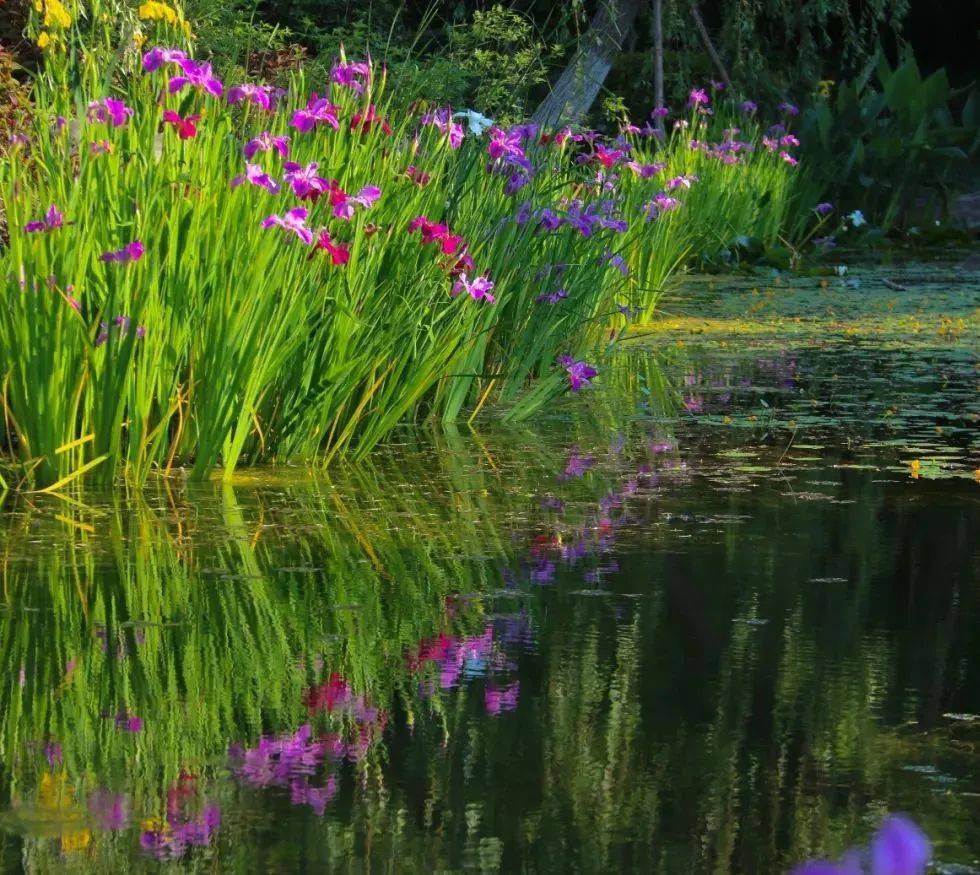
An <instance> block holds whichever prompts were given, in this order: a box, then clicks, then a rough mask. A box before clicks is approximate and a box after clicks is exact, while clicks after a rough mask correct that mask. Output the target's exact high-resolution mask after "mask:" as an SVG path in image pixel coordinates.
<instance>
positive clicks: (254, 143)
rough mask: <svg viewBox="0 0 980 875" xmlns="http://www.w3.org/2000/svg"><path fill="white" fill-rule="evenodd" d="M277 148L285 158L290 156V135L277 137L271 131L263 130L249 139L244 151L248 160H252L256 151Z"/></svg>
mask: <svg viewBox="0 0 980 875" xmlns="http://www.w3.org/2000/svg"><path fill="white" fill-rule="evenodd" d="M272 149H275V150H276V151H277V152H278V153H279V154H280V155H282V157H283V158H288V157H289V137H276V136H273V135H272V133H271V132H270V131H262V133H261V134H259V135H258V136H257V137H254V138H253V139H251V140H249V141H248V142H247V143H246V144H245V146H244V148H243V149H242V153H243V154H244V155H245V160H246V161H251V160H252V158H254V157H255V153H256V152H268V151H270V150H272Z"/></svg>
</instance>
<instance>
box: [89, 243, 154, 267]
mask: <svg viewBox="0 0 980 875" xmlns="http://www.w3.org/2000/svg"><path fill="white" fill-rule="evenodd" d="M145 251H146V249H145V247H144V246H143V242H142V241H141V240H133V242H132V243H127V244H126V245H125V246H123V248H122V249H115V250H111V251H109V252H103V253H102V254H101V255H100V256H99V261H104V262H106V263H108V262H117V263H118V264H127V263H129V262H130V261H139V260H140V259H141V258H142V257H143V253H144V252H145Z"/></svg>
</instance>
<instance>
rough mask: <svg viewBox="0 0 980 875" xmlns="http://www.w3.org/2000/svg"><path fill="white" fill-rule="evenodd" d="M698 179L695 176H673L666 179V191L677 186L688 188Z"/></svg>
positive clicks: (674, 189)
mask: <svg viewBox="0 0 980 875" xmlns="http://www.w3.org/2000/svg"><path fill="white" fill-rule="evenodd" d="M697 181H698V178H697V177H696V176H693V175H692V176H675V177H674V178H673V179H668V180H667V185H666V188H667V191H676V190H677V189H679V188H690V187H691V186H692V185H693V184H694V183H695V182H697Z"/></svg>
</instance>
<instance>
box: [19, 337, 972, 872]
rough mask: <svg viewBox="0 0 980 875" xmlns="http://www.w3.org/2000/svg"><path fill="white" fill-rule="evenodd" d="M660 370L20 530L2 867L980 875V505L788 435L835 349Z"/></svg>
mask: <svg viewBox="0 0 980 875" xmlns="http://www.w3.org/2000/svg"><path fill="white" fill-rule="evenodd" d="M638 355H640V354H638ZM641 359H642V361H639V362H637V364H636V367H631V368H630V369H629V371H628V374H626V375H624V376H622V377H620V378H617V379H621V381H622V382H621V384H619V385H616V384H613V385H611V386H610V387H609V389H608V391H607V392H606V393H605V394H604V395H603V396H601V397H600V396H598V395H597V396H596V397H595V398H594V400H593V409H592V411H591V414H590V416H589V417H581V416H579V417H576V418H575V419H568V418H557V419H556V420H555V422H554V423H551V424H547V425H546V426H545V427H543V428H542V429H540V430H538V431H528V432H524V433H518V434H516V435H515V433H513V432H512V433H509V434H508V435H507V436H484V437H480V436H464V435H462V434H461V435H455V436H454V435H452V434H451V433H450V434H448V435H443V436H441V437H438V438H435V439H434V441H435V442H434V444H433V443H427V442H425V441H422V440H417V439H415V438H413V437H411V436H407V437H406V443H407V445H406V446H404V447H400V448H396V449H393V450H392V451H391V457H390V459H389V460H387V461H386V460H385V459H383V458H381V459H379V460H378V462H377V464H373V465H365V466H363V467H361V468H358V469H357V470H356V471H353V472H347V473H345V474H343V475H337V477H335V479H333V480H328V479H320V480H316V481H314V482H306V481H300V480H298V479H291V478H290V477H289V476H287V474H285V473H284V474H282V475H280V479H279V480H278V481H272V482H264V483H263V482H259V483H255V484H251V483H248V482H242V483H241V484H239V485H238V486H237V487H236V488H235V489H225V490H221V489H217V488H215V489H212V488H210V487H183V486H177V485H174V484H170V485H161V487H160V488H159V491H158V492H156V493H152V492H151V493H149V494H147V495H144V496H134V497H130V498H128V499H124V498H122V497H108V498H100V497H98V496H91V495H78V496H77V497H75V498H74V499H73V500H71V501H59V500H56V499H43V500H40V501H38V500H34V501H32V502H28V501H26V500H22V501H21V502H20V503H15V504H13V505H10V506H8V507H7V508H6V510H5V512H4V515H3V517H2V523H3V531H2V534H0V548H2V565H0V575H2V581H0V582H2V593H3V602H2V606H0V607H2V609H0V647H2V657H0V658H2V660H3V665H4V667H5V669H6V671H5V672H4V677H5V678H6V680H5V681H4V682H3V684H2V686H0V743H2V768H0V793H2V802H3V807H4V809H5V812H4V814H3V826H4V828H5V832H4V838H3V847H2V854H3V860H4V864H5V865H6V866H7V867H10V868H25V869H28V870H32V871H34V870H36V871H41V870H48V869H54V868H59V867H63V866H64V865H65V864H66V863H72V864H74V865H76V866H77V867H79V868H82V869H93V870H98V871H123V870H126V869H128V868H133V867H141V866H151V865H155V864H156V861H158V860H164V861H181V862H182V863H184V864H186V865H201V866H205V865H207V866H217V867H220V868H222V869H228V870H233V871H239V870H240V871H253V870H255V869H256V868H259V869H268V870H275V871H294V870H302V869H313V870H321V869H328V868H336V867H338V866H341V865H344V866H346V865H348V864H350V862H351V861H352V860H353V861H357V863H358V864H359V866H360V867H362V868H379V869H388V870H392V871H415V870H425V871H431V870H440V871H450V870H457V869H465V868H474V869H480V870H488V871H494V870H498V869H499V870H505V871H507V870H512V869H516V868H524V869H528V870H535V871H569V870H581V871H615V870H618V869H624V870H630V869H636V870H642V871H655V872H700V871H705V872H707V871H711V872H729V871H730V872H749V871H751V872H778V871H782V870H783V869H784V868H785V867H786V866H788V865H789V864H790V863H792V862H794V861H798V860H801V859H804V858H806V857H809V856H814V855H818V854H826V855H829V856H833V855H835V854H837V853H838V852H840V851H841V850H843V849H844V848H845V847H847V846H849V845H852V844H855V843H857V842H859V841H862V840H864V839H865V838H866V836H867V834H868V832H869V831H870V830H871V828H872V827H873V826H874V823H875V822H876V820H877V819H878V818H879V816H880V815H881V814H882V813H884V812H885V811H887V810H894V809H904V810H908V811H910V812H912V813H914V814H915V815H916V816H917V817H918V818H919V819H920V820H921V821H922V822H923V824H924V826H925V828H926V829H927V831H928V832H929V833H930V834H931V835H932V836H933V837H934V839H935V840H936V841H937V847H938V850H939V853H940V855H941V859H943V860H946V861H948V862H956V863H960V864H970V860H971V857H970V848H971V847H976V846H977V844H978V842H980V821H978V815H977V813H976V812H977V808H976V806H975V804H973V803H974V802H975V799H976V794H977V793H978V792H980V785H978V784H977V781H976V778H975V777H973V776H974V775H975V774H976V768H975V766H976V760H975V755H974V753H973V749H974V745H975V744H976V743H977V742H980V737H978V732H980V719H976V718H974V717H973V716H972V715H973V714H974V713H976V712H977V711H980V678H977V676H976V674H977V666H978V665H980V661H978V659H977V656H978V655H980V654H978V653H977V650H978V636H977V634H976V633H975V631H974V629H975V628H976V622H975V621H976V608H977V593H976V583H977V581H976V568H977V561H976V560H977V558H978V557H977V547H976V544H975V541H974V540H973V539H972V537H971V532H975V531H976V525H977V523H978V519H977V517H978V509H977V502H976V492H975V485H974V484H972V483H970V482H968V481H967V480H965V479H953V480H935V481H926V480H920V481H913V480H911V479H910V478H909V477H908V476H907V472H906V469H905V466H904V464H903V460H902V458H901V450H900V449H894V448H893V449H891V450H889V449H888V448H887V447H884V446H875V447H870V448H866V449H861V450H860V452H862V453H866V455H867V458H869V459H873V464H870V463H869V465H867V466H863V465H855V464H853V460H854V453H855V451H856V450H855V446H856V445H855V444H854V442H853V441H852V442H851V445H850V446H849V447H848V446H841V445H840V444H839V443H837V444H832V443H831V441H830V440H827V439H826V438H827V435H828V434H830V430H831V426H829V425H828V426H823V425H821V426H820V428H822V429H824V431H823V432H821V444H820V446H819V447H818V448H817V449H806V448H804V449H803V450H801V451H794V450H792V449H791V450H787V449H786V442H785V441H784V440H775V439H773V436H774V435H781V434H782V435H785V434H787V433H789V431H790V429H788V428H784V427H781V426H780V424H779V423H780V417H782V420H784V421H788V420H789V419H790V418H791V417H796V418H797V419H798V418H799V416H800V414H799V407H800V405H804V404H808V403H809V401H810V400H812V398H817V399H818V400H819V399H820V397H821V392H822V389H821V388H820V385H821V384H820V383H819V380H818V377H819V376H820V373H821V367H822V366H823V362H822V360H821V359H820V357H819V355H817V356H810V357H809V358H806V357H804V358H802V359H798V357H783V356H780V355H778V354H777V355H773V354H772V353H771V352H767V353H766V354H765V356H759V357H756V358H753V359H751V360H748V361H740V360H735V361H733V360H728V361H726V362H724V363H723V364H721V365H720V366H719V368H720V369H714V370H713V369H712V365H711V363H710V362H695V363H693V364H691V363H686V364H685V368H682V369H680V370H678V371H677V372H676V373H678V374H680V375H681V376H680V377H678V378H677V379H676V380H675V385H674V389H673V391H674V393H675V398H676V399H678V400H679V402H680V404H681V405H682V406H680V407H677V408H675V407H673V406H672V405H671V404H670V403H669V402H668V401H666V400H665V396H664V394H663V387H664V383H663V376H662V374H661V373H660V372H659V371H658V369H657V368H656V367H655V366H654V365H652V364H651V360H650V358H649V356H646V357H643V356H642V355H641ZM954 370H955V368H954ZM685 374H687V375H689V376H690V379H685V378H684V375H685ZM947 383H948V384H949V385H950V386H951V387H952V388H951V391H958V386H959V383H958V382H957V381H956V380H955V379H954V380H953V381H947ZM726 394H727V395H728V396H729V397H725V396H726ZM687 397H690V398H696V399H699V404H700V407H699V408H698V409H697V410H694V409H692V406H691V405H689V404H686V403H685V402H684V399H685V398H687ZM760 400H764V401H765V402H766V405H767V409H768V410H770V411H774V412H773V413H772V414H771V416H770V419H769V420H768V421H767V423H766V424H765V426H764V427H763V426H748V425H746V427H747V428H758V429H759V432H758V435H759V439H758V440H754V441H747V440H746V439H745V436H744V434H743V435H742V437H741V438H740V439H739V440H738V441H736V440H734V439H732V438H731V437H730V436H729V435H728V434H727V433H722V432H717V433H715V434H716V436H714V437H711V436H709V437H705V436H704V435H705V433H706V432H708V433H709V435H710V434H711V432H710V428H708V427H707V425H705V424H696V422H695V421H694V420H695V419H696V418H698V417H700V418H705V419H707V420H708V423H709V424H710V422H711V418H712V417H721V416H722V415H729V414H731V415H732V417H733V419H734V418H736V417H742V418H744V419H745V420H746V423H747V422H748V419H747V418H748V416H751V415H755V414H753V413H750V412H749V411H752V410H755V409H756V405H757V404H758V402H759V401H760ZM834 403H837V404H840V403H841V399H840V396H839V395H837V396H835V400H834ZM810 406H812V405H810ZM723 409H724V411H727V412H724V413H723ZM675 410H677V411H679V415H678V416H675V415H674V414H675ZM781 429H782V430H781ZM951 435H952V436H946V437H944V438H943V440H944V441H945V442H946V446H947V448H948V449H949V448H951V449H949V452H950V454H951V455H955V454H956V453H963V452H964V451H969V446H968V445H965V444H964V443H963V442H962V441H961V440H959V438H958V437H957V436H956V435H957V432H956V430H955V428H954V429H953V430H952V432H951ZM864 440H865V441H867V442H869V443H872V442H875V441H880V434H878V433H877V432H876V430H875V429H869V430H868V431H867V432H866V433H865V434H864ZM933 440H935V438H933ZM799 443H801V444H804V443H805V442H804V441H803V440H800V441H799ZM733 446H735V447H737V448H736V449H735V450H734V453H733V452H732V447H733ZM810 446H816V444H811V445H810ZM338 478H339V479H338ZM950 714H952V715H953V716H944V715H950ZM971 865H972V864H971Z"/></svg>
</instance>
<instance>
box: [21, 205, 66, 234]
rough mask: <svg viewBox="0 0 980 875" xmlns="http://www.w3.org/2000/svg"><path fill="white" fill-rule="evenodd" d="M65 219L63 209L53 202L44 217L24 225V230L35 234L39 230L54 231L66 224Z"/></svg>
mask: <svg viewBox="0 0 980 875" xmlns="http://www.w3.org/2000/svg"><path fill="white" fill-rule="evenodd" d="M64 219H65V217H64V216H63V215H62V213H61V211H60V210H59V209H58V208H57V207H56V206H55V205H54V204H51V206H50V207H48V209H47V212H46V213H45V214H44V218H43V219H35V220H34V221H33V222H28V223H27V224H26V225H24V231H26V232H27V233H28V234H33V233H35V232H37V231H53V230H54V229H55V228H60V227H61V226H62V225H63V224H64Z"/></svg>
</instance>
